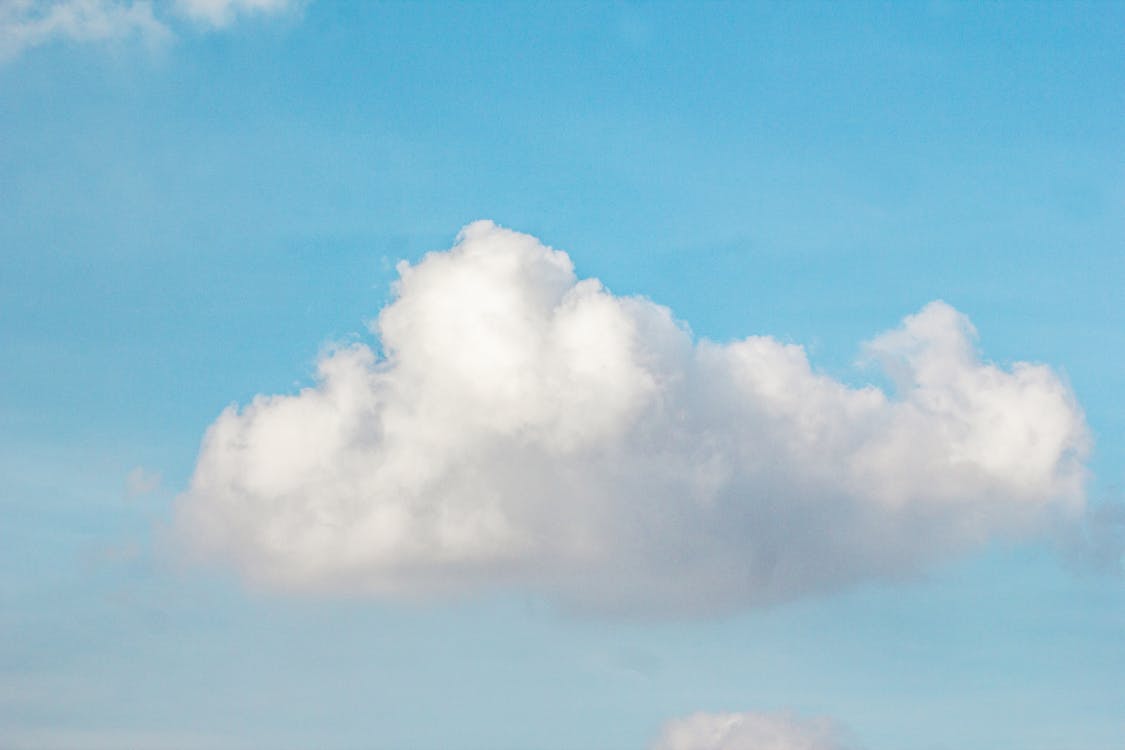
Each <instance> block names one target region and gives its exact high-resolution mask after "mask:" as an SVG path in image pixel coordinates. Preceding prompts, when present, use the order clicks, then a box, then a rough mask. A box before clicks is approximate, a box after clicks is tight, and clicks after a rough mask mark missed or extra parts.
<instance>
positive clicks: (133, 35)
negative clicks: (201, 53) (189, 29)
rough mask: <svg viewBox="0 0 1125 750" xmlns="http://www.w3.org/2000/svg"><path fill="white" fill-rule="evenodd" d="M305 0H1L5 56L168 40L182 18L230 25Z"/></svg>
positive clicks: (0, 51) (0, 57)
mask: <svg viewBox="0 0 1125 750" xmlns="http://www.w3.org/2000/svg"><path fill="white" fill-rule="evenodd" d="M302 4H303V3H302V2H299V0H176V2H175V4H174V5H173V6H172V9H173V10H174V12H171V13H168V12H161V11H162V10H164V9H166V8H168V6H167V5H163V4H158V5H155V6H154V4H153V3H152V2H150V1H149V0H0V62H2V61H4V60H11V59H13V58H15V57H17V56H19V55H20V54H21V53H23V52H25V51H27V50H29V49H31V48H33V47H37V46H40V45H43V44H47V43H48V42H53V41H70V42H81V43H106V42H119V41H123V40H127V39H138V40H140V41H142V42H144V43H146V44H149V45H157V44H162V43H165V42H167V41H168V40H170V39H172V38H173V37H174V35H175V33H174V31H173V29H174V27H175V26H176V24H177V23H178V22H179V21H182V20H190V21H194V22H196V23H197V24H199V25H202V26H204V27H210V28H225V27H228V26H230V25H231V24H232V23H233V22H234V21H235V20H236V19H238V18H240V17H244V16H255V15H268V14H277V13H281V12H285V11H289V10H292V9H294V8H297V7H299V6H300V5H302ZM154 8H155V10H154Z"/></svg>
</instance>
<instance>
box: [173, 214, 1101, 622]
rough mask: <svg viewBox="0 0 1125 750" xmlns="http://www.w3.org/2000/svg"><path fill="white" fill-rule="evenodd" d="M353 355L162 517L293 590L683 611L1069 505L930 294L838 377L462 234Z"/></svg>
mask: <svg viewBox="0 0 1125 750" xmlns="http://www.w3.org/2000/svg"><path fill="white" fill-rule="evenodd" d="M399 272H400V275H401V278H400V280H399V281H398V282H397V284H396V286H395V299H394V301H393V302H392V303H391V304H389V305H388V306H387V307H386V308H385V309H384V310H383V311H382V312H381V313H380V314H379V316H378V319H377V321H376V322H375V323H373V326H372V328H373V331H374V333H375V335H376V336H377V337H378V339H379V342H380V344H381V352H382V354H376V352H375V351H374V350H373V349H372V348H371V347H368V346H365V345H353V346H343V347H339V348H336V349H334V350H333V351H331V352H329V353H327V354H325V355H324V356H323V357H322V358H321V359H320V362H319V365H318V376H317V382H316V384H315V385H314V386H312V387H310V388H306V389H304V390H302V391H301V392H300V393H297V394H295V395H280V396H258V397H256V398H255V399H254V400H253V402H252V403H250V404H249V405H246V406H245V407H243V408H241V409H239V408H236V407H233V406H232V407H231V408H229V409H227V410H226V411H225V412H223V414H222V415H220V416H219V418H218V419H217V420H216V421H215V423H214V424H213V425H212V426H211V427H210V429H209V430H208V432H207V434H206V436H205V438H204V440H203V445H202V449H201V452H200V455H199V459H198V464H197V466H196V469H195V474H194V477H193V479H192V482H191V486H190V489H189V490H188V491H187V492H186V493H185V494H184V495H183V496H182V497H181V498H180V500H179V503H178V506H177V517H176V529H177V531H178V532H179V535H180V537H181V539H182V540H183V541H184V542H186V544H187V546H188V548H189V549H190V550H191V551H192V552H193V553H194V554H195V555H197V556H198V557H200V558H202V559H205V560H212V561H218V562H221V563H225V564H228V565H230V566H233V567H235V568H237V569H238V570H239V571H241V573H243V574H244V575H245V576H246V577H248V578H249V579H250V580H252V581H256V582H260V583H263V584H267V585H270V586H274V587H280V588H285V589H293V590H305V591H314V592H324V591H328V592H334V591H335V592H341V593H349V594H354V593H367V594H372V595H382V596H414V595H434V594H442V593H451V592H461V591H465V590H476V589H479V588H482V587H489V586H511V587H517V588H525V589H530V590H534V591H539V592H543V593H546V594H547V595H549V596H552V597H555V598H557V599H559V600H561V601H563V602H565V603H567V604H569V605H572V606H580V607H592V608H596V609H619V610H627V611H657V612H660V611H663V612H673V611H674V612H684V611H689V612H690V611H707V610H713V609H724V608H731V607H739V606H746V605H754V604H760V603H766V602H773V601H777V600H782V599H787V598H791V597H795V596H799V595H802V594H805V593H808V592H812V591H816V590H822V589H830V588H835V587H839V586H842V585H846V584H848V583H850V582H854V581H857V580H861V579H867V578H895V577H901V576H903V575H909V574H911V573H912V572H916V571H918V570H920V569H922V568H923V567H924V566H926V565H928V564H932V563H934V562H935V561H939V560H941V559H943V558H946V557H949V556H951V555H955V554H957V553H959V552H962V551H964V550H966V549H968V548H971V547H973V546H974V545H980V544H982V543H984V542H985V541H986V540H988V539H990V538H993V537H997V536H1019V535H1026V534H1031V533H1035V532H1036V531H1038V530H1040V529H1041V528H1042V526H1043V525H1044V524H1045V523H1048V522H1050V521H1051V520H1053V519H1055V518H1057V517H1059V516H1065V515H1067V514H1070V513H1076V512H1078V511H1080V509H1081V507H1082V504H1083V474H1084V470H1083V460H1084V451H1085V446H1086V441H1087V438H1086V429H1085V425H1084V421H1083V417H1082V414H1081V411H1080V409H1079V407H1078V405H1077V404H1076V402H1075V400H1074V397H1073V395H1072V394H1071V392H1070V391H1069V389H1068V388H1067V386H1066V385H1065V384H1064V383H1063V381H1062V380H1060V378H1059V377H1058V376H1057V375H1056V374H1055V373H1054V372H1053V371H1052V370H1051V369H1050V368H1048V367H1046V366H1043V365H1035V364H1027V363H1016V364H1015V365H1013V366H1012V367H1010V368H1001V367H998V366H996V365H994V364H990V363H988V362H986V361H982V360H981V358H980V357H979V356H978V354H977V352H976V350H975V347H974V340H975V332H974V330H973V327H972V325H971V324H970V322H969V320H968V319H967V318H966V317H965V316H964V315H962V314H961V313H959V312H958V311H956V310H954V309H953V308H952V307H950V306H949V305H946V304H944V303H942V302H932V303H930V304H928V305H926V306H925V307H924V308H922V310H921V311H920V312H918V313H916V314H914V315H910V316H908V317H907V318H906V319H905V320H903V321H902V323H901V325H899V326H898V327H897V328H895V329H894V330H891V331H890V332H887V333H884V334H882V335H879V336H877V337H875V338H874V339H873V340H872V341H870V342H869V343H868V344H867V345H866V354H867V355H868V356H870V357H871V358H873V359H874V360H875V361H877V362H878V363H880V365H881V367H882V368H883V371H884V372H885V373H886V374H887V376H888V378H889V380H890V381H891V382H893V383H894V388H893V391H892V392H891V393H887V392H885V391H884V390H881V389H879V388H876V387H874V386H871V387H864V388H854V387H849V386H848V385H845V384H843V383H841V382H838V381H836V380H834V379H832V378H830V377H828V376H826V375H824V374H822V373H819V372H817V370H816V369H814V368H813V367H811V366H810V364H809V361H808V359H807V357H806V354H805V352H804V350H803V349H802V348H801V347H800V346H796V345H793V344H785V343H782V342H779V341H777V340H775V339H773V338H770V337H768V336H751V337H749V338H746V339H743V340H740V341H735V342H733V343H724V344H721V343H715V342H711V341H706V340H701V341H696V340H694V339H693V337H692V335H691V333H690V332H689V330H688V329H687V328H686V326H685V325H684V324H682V323H680V322H678V321H677V320H676V319H675V318H674V317H673V316H672V314H671V312H670V311H669V310H668V309H667V308H665V307H662V306H660V305H657V304H655V303H653V302H651V301H649V300H647V299H644V298H639V297H619V296H615V295H613V294H612V293H610V292H609V291H607V290H606V289H605V288H604V287H603V286H602V285H601V284H600V283H599V282H598V281H597V280H595V279H579V278H578V277H577V276H576V275H575V272H574V268H573V266H572V264H571V261H570V259H569V257H568V256H567V255H566V254H565V253H562V252H559V251H556V250H552V249H550V248H547V247H545V246H543V245H542V244H540V243H539V242H538V241H537V240H536V239H535V238H533V237H530V236H527V235H524V234H519V233H516V232H512V231H509V230H506V229H502V228H499V227H497V226H495V225H493V224H491V223H488V222H478V223H475V224H472V225H470V226H468V227H466V228H465V229H464V230H462V232H461V234H460V235H459V237H458V239H457V242H456V245H455V246H454V247H453V248H452V249H451V250H449V251H446V252H435V253H430V254H429V255H427V256H426V257H425V258H424V259H423V260H421V261H420V262H419V263H417V264H416V265H413V266H411V265H407V264H405V263H404V264H401V265H400V267H399Z"/></svg>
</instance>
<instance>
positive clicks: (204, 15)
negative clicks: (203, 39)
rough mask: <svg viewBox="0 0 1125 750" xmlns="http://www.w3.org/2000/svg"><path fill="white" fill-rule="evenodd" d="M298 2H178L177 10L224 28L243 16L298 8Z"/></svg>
mask: <svg viewBox="0 0 1125 750" xmlns="http://www.w3.org/2000/svg"><path fill="white" fill-rule="evenodd" d="M299 4H300V3H299V2H298V0H176V9H177V10H178V11H179V12H180V13H181V14H183V15H184V16H187V17H188V18H191V19H192V20H195V21H198V22H200V23H203V24H207V25H210V26H214V27H216V28H222V27H225V26H229V25H230V24H231V23H233V22H234V20H235V18H237V17H238V16H243V15H270V14H279V13H283V12H287V11H290V10H293V9H294V8H296V7H297V6H298V5H299Z"/></svg>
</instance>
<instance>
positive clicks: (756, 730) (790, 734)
mask: <svg viewBox="0 0 1125 750" xmlns="http://www.w3.org/2000/svg"><path fill="white" fill-rule="evenodd" d="M652 750H845V746H844V744H843V741H842V740H841V739H840V734H839V732H838V730H837V729H836V727H835V725H834V724H833V723H832V722H830V721H828V720H827V719H798V718H795V717H792V716H788V715H784V714H762V713H732V714H706V713H697V714H693V715H691V716H689V717H687V718H685V719H676V720H674V721H670V722H668V724H666V725H665V727H664V731H663V732H662V733H661V735H660V738H659V739H658V740H657V741H656V743H655V744H654V745H653V746H652Z"/></svg>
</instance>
